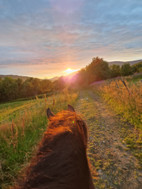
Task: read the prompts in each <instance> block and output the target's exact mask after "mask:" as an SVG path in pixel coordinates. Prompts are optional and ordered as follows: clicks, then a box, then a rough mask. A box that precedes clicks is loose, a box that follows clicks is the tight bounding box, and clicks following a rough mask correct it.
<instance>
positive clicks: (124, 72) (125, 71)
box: [120, 63, 133, 76]
mask: <svg viewBox="0 0 142 189" xmlns="http://www.w3.org/2000/svg"><path fill="white" fill-rule="evenodd" d="M120 72H121V75H122V76H128V75H131V74H132V73H133V72H132V68H131V66H130V64H129V63H125V64H123V65H122V66H121V70H120Z"/></svg>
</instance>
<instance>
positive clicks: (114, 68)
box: [110, 64, 121, 78]
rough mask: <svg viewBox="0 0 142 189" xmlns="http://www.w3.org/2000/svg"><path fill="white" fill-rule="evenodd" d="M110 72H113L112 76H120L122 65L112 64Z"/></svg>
mask: <svg viewBox="0 0 142 189" xmlns="http://www.w3.org/2000/svg"><path fill="white" fill-rule="evenodd" d="M110 72H111V77H112V78H113V77H117V76H120V75H121V73H120V66H119V65H115V64H113V65H111V66H110Z"/></svg>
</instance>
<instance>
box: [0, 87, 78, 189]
mask: <svg viewBox="0 0 142 189" xmlns="http://www.w3.org/2000/svg"><path fill="white" fill-rule="evenodd" d="M77 97H78V94H77V93H76V92H71V93H69V92H68V91H67V90H65V91H63V93H62V94H57V95H53V96H51V97H49V98H47V97H46V96H45V98H44V99H38V98H36V100H35V102H34V106H29V109H27V108H26V109H23V112H22V113H21V114H18V113H17V116H15V117H13V119H12V121H10V120H9V119H8V121H7V122H4V123H2V124H1V125H0V188H2V189H5V188H8V186H9V185H10V184H12V183H13V181H14V180H15V178H16V177H17V176H18V174H19V172H20V170H21V169H22V168H24V167H25V166H26V165H27V163H28V162H29V160H30V158H31V156H32V155H33V153H34V151H35V149H36V146H37V144H38V142H39V141H40V139H41V137H42V135H43V132H44V131H45V130H46V128H47V118H46V108H47V107H50V108H51V109H52V111H53V112H54V113H57V112H58V111H61V110H63V109H67V104H72V105H74V103H75V102H76V100H77ZM32 103H33V102H32ZM5 111H6V109H5Z"/></svg>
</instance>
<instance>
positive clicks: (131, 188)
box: [76, 91, 142, 189]
mask: <svg viewBox="0 0 142 189" xmlns="http://www.w3.org/2000/svg"><path fill="white" fill-rule="evenodd" d="M76 111H77V112H79V113H80V114H81V115H82V116H83V117H84V119H85V120H86V123H87V125H88V129H89V146H88V156H89V159H90V162H91V165H92V170H93V179H94V184H95V186H96V189H103V188H105V189H110V188H111V189H141V188H142V171H141V170H140V169H139V164H138V161H137V159H136V158H135V157H134V156H133V155H132V153H131V152H130V150H129V149H128V148H127V147H126V146H125V145H124V144H123V138H122V136H121V132H122V129H123V127H124V124H125V123H123V122H122V121H121V120H120V119H119V118H118V117H117V116H116V115H115V113H113V112H112V111H111V110H110V108H109V107H108V106H107V105H106V104H105V103H104V102H103V101H102V99H101V98H100V97H99V96H98V95H96V94H94V93H93V92H92V91H84V92H81V93H80V97H79V100H78V103H77V105H76ZM95 170H96V172H95Z"/></svg>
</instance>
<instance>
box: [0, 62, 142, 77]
mask: <svg viewBox="0 0 142 189" xmlns="http://www.w3.org/2000/svg"><path fill="white" fill-rule="evenodd" d="M103 60H104V59H103ZM104 61H106V62H108V61H107V60H104ZM133 61H142V59H139V60H131V61H121V60H117V61H115V60H112V61H109V62H108V63H111V62H123V63H129V62H133ZM87 65H89V63H88V64H86V66H87ZM118 65H119V64H118ZM120 66H121V65H120ZM83 68H85V67H82V68H80V69H77V70H72V69H71V70H72V71H71V72H70V73H66V71H67V70H68V69H70V68H67V69H66V70H64V71H63V72H62V75H55V76H53V77H35V76H31V75H16V74H5V75H4V74H0V75H1V76H19V77H32V78H37V79H49V80H52V79H54V78H59V77H64V76H68V75H71V74H73V73H76V72H78V71H80V70H81V69H83Z"/></svg>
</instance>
